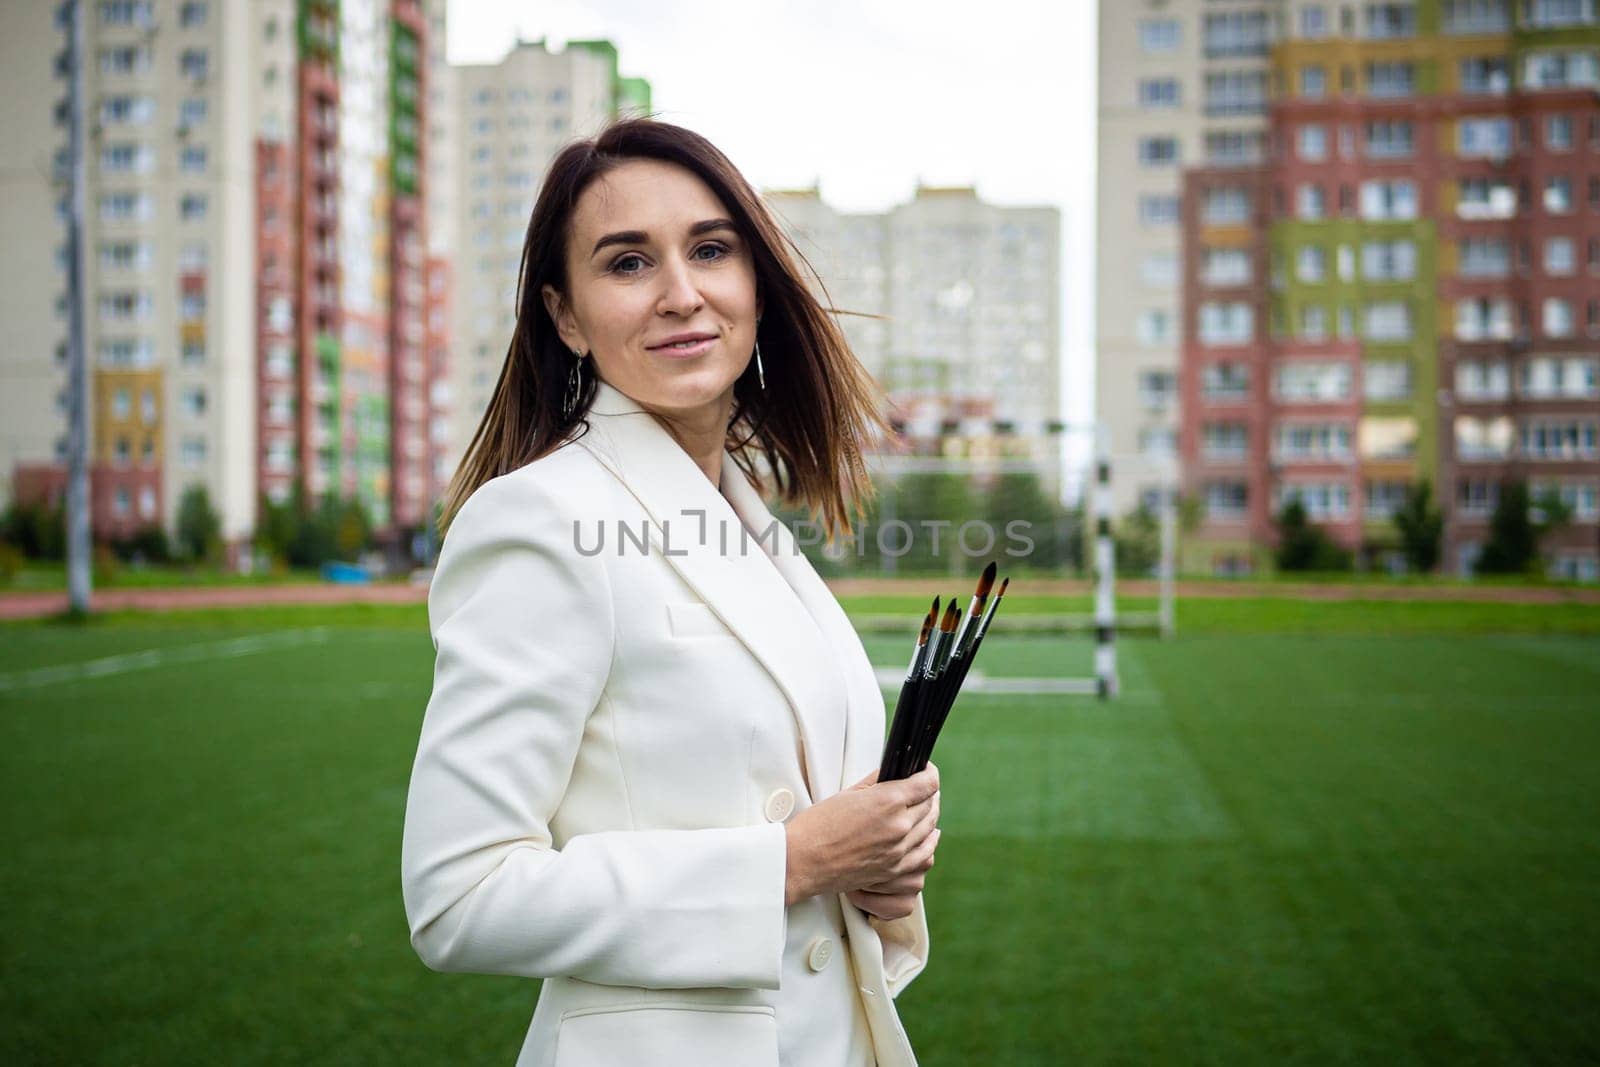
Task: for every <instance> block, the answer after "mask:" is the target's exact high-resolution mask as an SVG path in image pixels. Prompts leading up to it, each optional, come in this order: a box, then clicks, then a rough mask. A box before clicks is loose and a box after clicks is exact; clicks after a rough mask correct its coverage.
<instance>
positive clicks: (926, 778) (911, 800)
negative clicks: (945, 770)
mask: <svg viewBox="0 0 1600 1067" xmlns="http://www.w3.org/2000/svg"><path fill="white" fill-rule="evenodd" d="M902 786H903V788H904V793H905V804H906V807H908V808H909V807H911V806H913V805H916V804H920V803H922V802H923V801H924V800H927V799H928V798H929V797H931V796H933V794H935V793H937V792H938V791H939V769H938V768H937V767H935V766H934V765H933V764H931V763H930V764H928V765H927V766H926V767H924V768H923V769H922V770H920V771H918V772H917V773H916V774H913V775H912V776H911V777H909V778H906V779H903V781H902Z"/></svg>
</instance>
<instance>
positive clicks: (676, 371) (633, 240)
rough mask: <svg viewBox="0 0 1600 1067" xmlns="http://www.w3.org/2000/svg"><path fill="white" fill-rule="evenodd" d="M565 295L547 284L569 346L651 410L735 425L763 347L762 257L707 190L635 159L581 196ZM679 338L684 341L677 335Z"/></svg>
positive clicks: (680, 172)
mask: <svg viewBox="0 0 1600 1067" xmlns="http://www.w3.org/2000/svg"><path fill="white" fill-rule="evenodd" d="M566 255H567V292H566V293H565V294H561V293H558V292H557V291H556V290H555V288H554V287H552V286H548V285H547V286H545V287H544V292H543V294H542V295H543V297H544V301H545V307H546V308H547V309H548V310H549V312H550V317H551V319H552V320H554V322H555V323H556V327H557V329H558V330H559V331H560V333H561V339H562V341H563V342H565V343H566V345H567V347H568V348H570V349H577V350H580V351H582V352H584V353H586V354H588V355H589V356H591V357H592V358H593V359H594V361H595V362H594V363H593V364H591V365H590V366H589V367H586V368H585V370H586V371H589V370H592V369H594V368H595V367H598V369H599V373H600V377H601V378H603V379H605V381H606V382H608V383H609V384H611V385H612V386H614V387H615V388H617V389H619V390H621V391H622V392H623V393H625V394H627V395H628V396H629V397H631V398H632V399H633V400H635V401H636V402H638V403H639V404H641V405H643V406H644V407H646V408H649V409H652V410H655V411H659V412H662V413H665V414H669V415H673V416H676V417H681V418H686V419H689V420H693V421H696V422H702V423H704V424H708V425H714V424H713V423H712V420H713V419H714V418H716V419H721V420H722V421H721V426H720V427H718V429H721V428H725V427H726V425H727V417H728V413H729V412H730V411H731V410H732V397H733V383H734V381H735V380H736V379H737V378H738V377H739V375H740V374H742V373H744V370H745V368H746V367H747V366H748V365H749V362H750V353H751V349H752V348H753V347H754V345H755V337H756V318H757V316H758V315H760V313H761V303H760V299H759V298H758V296H757V295H756V273H755V263H754V260H753V259H752V257H751V255H750V249H749V246H748V244H747V243H746V242H745V241H744V239H743V238H742V237H741V236H740V235H739V232H738V231H737V230H735V229H734V226H733V221H732V216H731V215H730V214H729V212H728V210H727V208H726V207H724V206H723V204H722V202H721V201H720V200H718V199H717V197H716V195H715V194H714V193H712V191H711V189H710V188H709V187H708V186H707V185H706V184H705V182H703V181H701V180H700V179H699V178H698V177H696V176H695V175H694V174H693V173H692V172H690V171H688V170H686V169H684V168H683V167H680V166H678V165H676V164H673V163H664V162H659V161H656V160H631V161H629V162H627V163H624V164H622V165H621V166H619V167H617V168H616V169H615V170H613V171H611V172H610V173H608V174H606V175H605V176H603V177H601V178H599V179H597V180H595V181H594V182H593V183H592V184H591V185H590V186H589V187H588V188H587V189H586V190H584V192H583V193H582V195H581V196H579V198H578V203H577V206H576V209H575V210H574V213H573V219H572V226H571V231H570V233H569V236H568V241H567V253H566ZM675 342H677V343H675Z"/></svg>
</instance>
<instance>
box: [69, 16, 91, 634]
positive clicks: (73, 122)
mask: <svg viewBox="0 0 1600 1067" xmlns="http://www.w3.org/2000/svg"><path fill="white" fill-rule="evenodd" d="M66 2H67V6H68V9H69V11H70V15H69V23H68V28H67V34H68V44H67V63H68V67H69V76H70V88H69V89H68V94H67V108H68V111H69V112H70V118H69V124H68V129H69V133H68V148H67V152H68V167H69V175H68V179H67V181H68V205H67V595H68V599H69V602H70V609H71V611H72V613H73V614H74V615H82V614H85V613H87V612H88V610H89V593H90V586H91V582H92V574H91V570H90V552H91V541H90V536H89V454H88V453H89V368H88V365H87V363H88V361H87V356H86V354H85V344H84V323H83V220H84V218H85V215H86V213H87V207H86V205H87V203H88V195H89V194H88V188H87V185H88V168H87V165H86V164H85V155H86V150H87V149H86V145H85V143H84V142H85V140H86V138H87V135H88V123H87V122H86V121H85V116H86V105H85V97H86V93H87V87H86V86H85V84H84V56H85V55H86V54H87V52H88V48H87V41H86V36H87V33H88V14H87V12H86V10H85V8H86V5H85V3H84V0H66Z"/></svg>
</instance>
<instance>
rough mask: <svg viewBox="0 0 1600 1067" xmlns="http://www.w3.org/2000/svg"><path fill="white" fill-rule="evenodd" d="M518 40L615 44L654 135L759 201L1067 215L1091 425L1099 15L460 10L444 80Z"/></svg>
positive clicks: (1035, 6) (708, 2)
mask: <svg viewBox="0 0 1600 1067" xmlns="http://www.w3.org/2000/svg"><path fill="white" fill-rule="evenodd" d="M519 36H520V37H522V38H524V39H527V40H534V39H537V38H540V37H544V38H548V39H549V41H550V42H551V45H552V47H559V46H562V45H564V44H565V42H566V41H567V40H570V39H574V38H580V39H581V38H586V37H605V38H608V39H610V40H611V41H612V42H614V43H615V44H616V46H617V50H618V53H619V61H620V66H621V72H622V74H623V75H625V76H638V77H643V78H647V79H649V81H650V84H651V89H652V103H653V105H654V107H655V110H656V111H657V113H658V115H659V117H660V118H662V119H664V120H666V121H669V122H676V123H679V124H680V125H684V126H688V127H690V128H691V129H694V130H696V131H698V132H700V133H702V134H704V135H705V136H706V137H708V138H709V139H710V140H711V141H712V142H713V143H715V144H716V145H717V147H719V148H721V149H722V150H723V152H725V153H726V154H727V155H728V157H729V158H730V159H732V160H733V162H734V163H735V164H736V165H737V166H738V167H739V169H740V170H742V171H743V172H744V174H745V176H746V177H747V178H749V179H750V180H751V181H752V182H753V183H754V184H755V185H756V186H758V187H760V188H774V187H795V186H809V185H811V184H813V183H820V185H821V189H822V197H823V199H824V200H826V201H827V202H828V203H830V204H832V205H833V206H835V207H837V208H840V209H842V210H846V211H882V210H884V209H886V208H888V207H890V206H892V205H894V204H897V203H902V202H904V201H906V200H909V199H910V198H911V196H912V194H913V191H914V190H915V188H916V184H917V182H918V180H921V181H923V182H925V183H928V184H947V185H975V186H976V187H977V190H978V195H979V196H981V197H982V198H984V199H985V200H988V201H992V202H994V203H997V204H1017V205H1035V204H1048V205H1053V206H1055V207H1058V208H1060V209H1061V213H1062V245H1063V252H1062V281H1063V285H1062V301H1063V303H1062V322H1063V327H1064V330H1063V334H1064V335H1063V339H1062V341H1063V343H1062V351H1063V354H1064V360H1063V362H1064V372H1065V378H1064V386H1065V388H1064V393H1065V394H1066V405H1067V410H1066V411H1065V413H1064V414H1065V415H1066V417H1068V418H1070V419H1073V420H1084V419H1088V418H1089V417H1090V416H1091V409H1092V407H1093V403H1092V398H1091V395H1090V389H1091V384H1092V374H1093V369H1092V355H1091V352H1092V344H1093V333H1092V321H1091V316H1092V315H1093V304H1094V297H1093V284H1092V281H1093V271H1094V218H1093V212H1094V155H1095V151H1094V150H1095V138H1094V120H1095V100H1094V92H1095V4H1094V2H1093V0H1053V2H1046V0H985V2H983V3H978V4H974V3H970V2H968V3H960V4H957V3H950V2H946V0H674V2H672V3H667V4H660V3H645V2H642V0H541V2H538V3H528V4H519V3H505V2H504V0H450V42H449V53H450V59H451V61H452V62H456V63H488V62H494V61H496V60H498V59H499V58H500V57H501V56H503V55H504V54H505V53H506V51H507V50H508V49H509V48H510V47H511V45H512V43H513V42H514V41H515V40H516V39H517V38H518V37H519Z"/></svg>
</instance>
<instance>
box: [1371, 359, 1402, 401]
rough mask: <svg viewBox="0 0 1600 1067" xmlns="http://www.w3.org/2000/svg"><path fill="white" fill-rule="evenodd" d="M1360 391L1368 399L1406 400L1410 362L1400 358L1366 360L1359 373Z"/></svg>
mask: <svg viewBox="0 0 1600 1067" xmlns="http://www.w3.org/2000/svg"><path fill="white" fill-rule="evenodd" d="M1361 392H1362V395H1363V396H1364V397H1366V399H1368V400H1379V401H1382V400H1408V399H1410V397H1411V364H1410V363H1407V362H1406V361H1405V360H1401V359H1374V360H1369V361H1367V364H1366V366H1365V367H1363V368H1362V373H1361Z"/></svg>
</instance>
